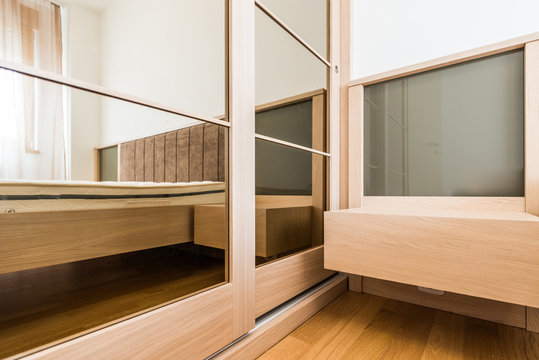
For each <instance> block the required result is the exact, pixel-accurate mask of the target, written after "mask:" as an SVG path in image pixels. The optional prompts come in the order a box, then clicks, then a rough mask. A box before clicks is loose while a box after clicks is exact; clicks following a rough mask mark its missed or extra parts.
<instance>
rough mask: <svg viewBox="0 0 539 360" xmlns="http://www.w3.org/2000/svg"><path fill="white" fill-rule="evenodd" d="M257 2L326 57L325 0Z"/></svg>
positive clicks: (270, 0)
mask: <svg viewBox="0 0 539 360" xmlns="http://www.w3.org/2000/svg"><path fill="white" fill-rule="evenodd" d="M259 2H260V3H262V5H263V6H264V7H266V8H267V9H268V10H270V11H271V12H272V13H273V14H275V15H276V16H277V17H278V18H279V19H280V20H281V21H282V22H284V23H285V24H286V26H288V27H289V28H290V29H292V31H294V32H295V33H296V34H298V35H299V37H301V38H302V39H303V40H304V41H305V42H306V43H307V44H308V45H309V46H311V47H312V48H313V49H314V50H316V52H318V53H319V54H320V55H322V56H323V57H324V58H325V59H327V57H328V56H327V41H328V40H327V34H328V31H327V13H328V1H327V0H294V1H289V0H260V1H259Z"/></svg>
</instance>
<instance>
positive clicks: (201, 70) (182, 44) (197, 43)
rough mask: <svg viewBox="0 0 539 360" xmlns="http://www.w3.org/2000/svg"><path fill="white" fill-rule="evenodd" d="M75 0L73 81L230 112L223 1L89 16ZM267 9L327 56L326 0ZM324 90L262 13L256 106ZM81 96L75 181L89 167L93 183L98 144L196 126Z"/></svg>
mask: <svg viewBox="0 0 539 360" xmlns="http://www.w3.org/2000/svg"><path fill="white" fill-rule="evenodd" d="M69 1H70V3H69V5H68V6H69V7H70V9H73V10H72V11H71V12H72V13H73V14H72V15H71V18H72V21H70V28H69V32H70V34H69V38H70V41H69V48H70V54H71V59H70V66H71V71H70V74H71V76H73V77H75V78H78V79H83V80H87V81H91V82H94V83H98V84H101V85H103V86H105V87H108V88H112V89H115V90H119V91H122V92H126V93H129V94H133V95H136V96H140V97H144V98H147V99H150V100H154V101H157V102H159V103H163V104H168V105H172V106H176V107H178V108H180V109H185V110H187V111H191V112H195V113H200V114H204V115H207V116H219V115H222V114H224V112H225V21H224V14H225V9H224V1H223V0H204V1H197V0H189V1H184V0H182V1H176V0H154V1H151V2H150V1H148V0H110V1H109V2H108V6H105V5H106V4H105V3H103V2H102V4H101V5H103V6H101V7H100V8H92V7H91V6H92V4H93V3H92V1H89V0H76V1H75V0H69ZM74 2H76V3H77V4H83V5H80V6H79V5H75V4H74ZM265 4H266V6H268V7H269V8H270V9H271V10H272V11H274V12H275V13H276V14H278V15H279V16H280V17H282V19H283V20H284V21H285V22H286V23H287V24H288V25H289V26H290V27H291V28H293V29H294V30H295V31H296V32H298V33H299V34H300V35H301V36H302V37H304V38H305V39H306V40H307V41H308V42H309V43H310V44H311V45H312V46H313V47H315V48H316V49H317V50H319V51H320V52H321V53H325V51H324V49H325V42H326V38H325V37H326V29H325V11H326V7H325V6H326V1H325V0H316V1H313V0H297V1H293V2H290V1H287V0H267V1H266V2H265ZM150 5H151V6H150ZM82 6H85V8H83V7H82ZM84 11H86V12H85V13H84ZM89 14H94V15H95V18H92V19H91V16H90V15H89ZM306 15H308V16H306ZM96 27H98V28H99V29H97V30H96V29H95V28H96ZM96 36H97V37H96ZM325 83H326V67H325V65H323V63H322V62H320V61H319V60H318V59H316V58H315V57H314V56H313V55H312V54H310V53H309V52H308V51H307V50H306V49H304V48H303V47H302V46H301V45H300V44H299V43H298V42H296V41H295V40H294V39H293V38H292V37H290V35H288V34H287V33H286V32H285V31H284V30H282V29H281V28H280V27H279V26H278V25H276V24H275V23H274V22H273V21H272V20H271V19H269V18H268V17H267V16H266V15H265V14H263V13H261V12H260V11H259V10H257V11H256V102H257V104H261V103H266V102H270V101H273V100H278V99H282V98H285V97H289V96H294V95H297V94H300V93H304V92H308V91H311V90H315V89H320V88H325V87H326V84H325ZM81 96H84V94H80V95H79V98H77V97H74V98H73V103H72V107H73V129H72V138H73V142H72V145H73V147H72V150H73V157H74V159H73V174H74V177H73V178H74V179H75V178H79V176H78V175H77V173H80V174H81V176H82V174H83V172H84V171H83V170H82V166H84V167H86V168H87V170H85V172H84V173H85V175H84V176H86V178H88V177H87V175H89V174H90V171H93V170H91V169H90V167H89V166H88V164H90V163H91V160H90V157H91V156H93V155H92V154H91V151H90V150H91V149H93V147H94V146H96V145H107V144H113V143H118V142H122V141H126V140H131V139H135V138H140V137H145V136H149V135H152V134H157V133H162V132H166V131H170V130H174V129H177V128H181V127H186V126H192V125H194V124H196V123H198V122H196V121H194V120H192V119H187V118H182V117H180V116H175V115H171V114H167V113H164V112H160V111H157V110H151V109H146V108H143V107H140V106H137V105H133V104H129V103H125V102H122V101H119V100H114V99H107V98H102V99H101V100H100V103H99V105H97V104H95V101H96V99H97V98H98V97H97V96H96V95H88V96H87V100H88V101H87V103H86V104H85V103H84V100H83V99H82V98H81ZM97 109H99V114H96V111H97ZM90 118H91V119H92V121H90ZM98 119H99V120H98ZM95 121H99V124H95ZM89 126H91V127H92V128H89ZM94 134H98V135H97V136H98V137H99V141H98V142H97V144H94ZM90 145H91V147H90ZM83 153H84V154H86V155H85V156H86V157H84V156H83ZM77 158H78V159H80V161H79V160H76V159H77ZM79 163H80V164H81V169H80V172H79V170H77V164H79ZM92 169H93V168H92Z"/></svg>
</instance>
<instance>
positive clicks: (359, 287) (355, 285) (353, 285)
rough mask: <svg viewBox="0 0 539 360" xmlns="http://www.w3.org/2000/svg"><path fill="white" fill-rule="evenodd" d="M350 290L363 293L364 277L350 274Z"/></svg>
mask: <svg viewBox="0 0 539 360" xmlns="http://www.w3.org/2000/svg"><path fill="white" fill-rule="evenodd" d="M348 290H350V291H355V292H359V293H360V292H363V276H360V275H354V274H348Z"/></svg>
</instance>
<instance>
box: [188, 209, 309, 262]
mask: <svg viewBox="0 0 539 360" xmlns="http://www.w3.org/2000/svg"><path fill="white" fill-rule="evenodd" d="M194 239H195V244H197V245H203V246H210V247H214V248H218V249H225V248H226V247H227V231H226V226H225V212H224V205H222V204H218V205H196V206H195V229H194ZM311 244H312V206H310V205H302V204H297V206H286V207H285V206H283V205H282V204H281V205H278V204H269V203H265V204H260V203H258V202H257V208H256V256H261V257H265V258H266V257H270V256H274V255H278V254H281V253H286V252H288V251H292V250H295V249H299V248H304V247H310V246H311Z"/></svg>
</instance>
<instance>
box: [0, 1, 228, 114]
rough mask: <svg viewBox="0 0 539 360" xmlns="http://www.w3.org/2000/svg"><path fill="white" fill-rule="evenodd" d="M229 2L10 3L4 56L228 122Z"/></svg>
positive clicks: (2, 27) (5, 6) (2, 31)
mask: <svg viewBox="0 0 539 360" xmlns="http://www.w3.org/2000/svg"><path fill="white" fill-rule="evenodd" d="M225 3H226V2H225V0H205V1H198V0H182V1H175V0H157V1H156V0H136V1H132V0H99V1H95V0H59V1H58V4H59V5H56V2H55V4H53V3H52V2H50V1H43V0H14V1H3V2H2V5H1V6H2V8H1V12H2V14H3V15H4V16H2V17H1V18H0V41H1V43H2V44H6V45H5V46H2V48H1V49H0V58H1V59H4V60H8V61H12V62H16V63H22V64H25V65H28V66H33V67H36V68H39V69H42V70H46V71H51V72H54V73H57V74H62V75H65V76H68V77H72V78H74V79H79V80H84V81H87V82H90V83H94V84H98V85H102V86H104V87H106V88H109V89H112V90H117V91H121V92H124V93H127V94H131V95H134V96H138V97H142V98H144V99H147V100H150V101H155V102H158V103H162V104H166V105H170V106H175V107H177V108H180V109H184V110H187V111H191V112H195V113H199V114H202V115H206V116H212V117H213V116H218V117H221V116H223V115H224V113H225V36H226V31H225Z"/></svg>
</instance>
